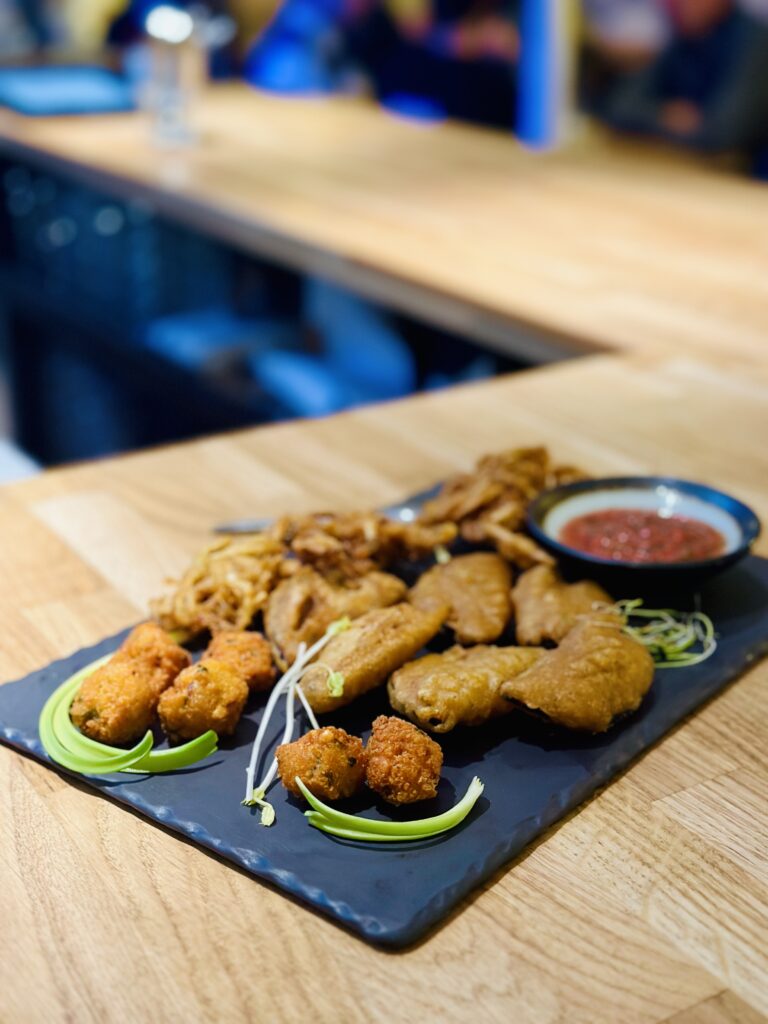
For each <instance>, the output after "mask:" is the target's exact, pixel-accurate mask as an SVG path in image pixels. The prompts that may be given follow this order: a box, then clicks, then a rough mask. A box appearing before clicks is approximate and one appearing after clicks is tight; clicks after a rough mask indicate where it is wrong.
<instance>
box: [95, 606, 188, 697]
mask: <svg viewBox="0 0 768 1024" xmlns="http://www.w3.org/2000/svg"><path fill="white" fill-rule="evenodd" d="M114 659H115V660H120V661H123V660H126V661H130V662H132V663H133V665H134V667H135V669H136V671H137V672H139V673H140V674H141V675H146V676H147V678H148V679H149V681H150V682H151V683H152V686H153V689H154V690H155V692H156V694H157V696H158V697H159V696H160V694H161V693H162V692H163V690H165V689H166V688H167V687H169V686H170V685H171V683H172V682H173V680H174V679H175V678H176V676H177V675H178V674H179V672H181V670H182V669H184V668H186V667H187V665H189V664H190V662H191V661H192V659H191V658H190V656H189V653H188V652H187V651H185V650H184V648H183V647H179V645H178V644H177V643H175V642H174V641H173V640H172V639H171V637H170V636H168V634H167V633H166V632H165V630H164V629H161V628H160V626H158V625H157V623H155V622H142V624H141V625H140V626H136V628H135V629H132V630H131V632H130V633H129V634H128V636H127V637H126V638H125V640H123V642H122V644H121V645H120V648H119V650H118V651H117V652H116V653H115V655H114Z"/></svg>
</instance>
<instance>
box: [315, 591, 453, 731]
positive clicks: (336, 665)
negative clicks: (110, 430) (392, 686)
mask: <svg viewBox="0 0 768 1024" xmlns="http://www.w3.org/2000/svg"><path fill="white" fill-rule="evenodd" d="M447 613H448V609H447V608H446V607H441V608H437V609H433V610H430V611H422V610H421V609H420V608H414V606H413V605H411V604H395V605H392V606H391V607H390V608H377V609H374V610H373V611H370V612H366V614H365V615H361V616H360V618H359V619H355V620H354V622H353V623H352V625H351V626H350V627H349V629H347V630H345V631H344V632H343V633H339V635H338V636H335V637H334V638H333V639H332V640H331V641H330V642H329V643H328V645H327V647H325V649H324V650H323V651H321V653H320V657H319V661H320V664H317V665H310V667H309V669H308V671H307V673H306V675H305V676H303V678H302V680H301V686H302V689H303V690H304V692H305V694H306V696H307V700H308V701H309V703H310V704H311V705H312V708H313V709H314V710H315V711H317V712H318V713H323V712H326V711H335V710H336V709H337V708H341V707H344V705H345V704H349V703H350V702H351V701H353V700H354V699H355V698H356V697H359V696H361V695H362V694H363V693H367V692H368V690H373V689H374V688H375V687H376V686H380V685H381V684H382V683H383V682H385V681H386V679H387V677H388V676H389V675H391V673H392V672H394V671H395V669H397V668H400V666H401V665H404V664H405V662H406V661H409V660H410V659H411V658H412V657H413V656H414V654H416V653H417V652H418V651H420V650H421V648H422V647H423V646H424V644H426V643H427V642H428V641H430V640H431V639H432V637H433V636H434V635H435V634H436V633H437V632H438V630H439V629H440V627H441V626H442V624H443V622H444V621H445V617H446V615H447ZM329 671H331V672H339V673H341V675H342V676H343V677H344V689H343V692H342V693H341V695H340V696H338V697H334V696H333V695H332V694H331V693H330V691H329V689H328V672H329Z"/></svg>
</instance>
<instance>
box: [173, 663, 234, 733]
mask: <svg viewBox="0 0 768 1024" xmlns="http://www.w3.org/2000/svg"><path fill="white" fill-rule="evenodd" d="M247 700H248V684H247V683H246V682H245V680H244V679H241V677H240V676H239V675H238V674H237V672H236V671H235V670H234V669H233V668H231V666H229V665H226V664H225V663H224V662H222V661H217V660H215V659H214V658H206V659H205V660H204V661H198V662H197V664H196V665H190V666H189V668H185V669H184V671H183V672H180V673H179V675H178V676H177V677H176V682H175V683H174V684H173V686H171V687H170V688H169V689H167V690H166V691H165V692H164V693H163V695H162V696H161V697H160V701H159V703H158V706H157V710H158V713H159V715H160V724H161V725H162V727H163V731H164V732H165V733H166V735H167V736H168V738H169V739H170V740H171V742H172V743H178V742H180V741H181V740H193V739H195V738H196V737H197V736H202V734H203V733H204V732H207V731H208V729H213V731H214V732H215V733H217V734H218V735H219V736H230V735H231V734H232V733H233V732H234V731H235V728H236V726H237V723H238V722H239V721H240V716H241V715H242V713H243V708H244V707H245V702H246V701H247Z"/></svg>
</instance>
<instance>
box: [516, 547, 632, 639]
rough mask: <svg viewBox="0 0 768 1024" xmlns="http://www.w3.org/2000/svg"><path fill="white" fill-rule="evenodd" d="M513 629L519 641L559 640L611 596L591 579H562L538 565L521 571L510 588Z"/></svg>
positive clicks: (553, 570)
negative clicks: (513, 609)
mask: <svg viewBox="0 0 768 1024" xmlns="http://www.w3.org/2000/svg"><path fill="white" fill-rule="evenodd" d="M512 601H513V603H514V607H515V623H516V625H515V629H516V634H517V642H518V643H519V644H526V645H527V644H532V645H538V644H541V643H543V642H544V641H546V640H552V641H553V642H554V643H560V641H561V640H562V639H563V637H564V636H565V635H566V634H567V633H568V632H569V631H570V630H571V629H573V627H574V626H575V625H576V623H577V622H579V621H580V619H581V618H582V617H583V616H585V615H590V614H592V613H593V612H594V611H595V610H596V606H601V605H602V606H607V605H610V604H611V603H612V599H611V597H610V595H609V594H607V593H606V592H605V591H604V590H603V588H602V587H600V586H598V584H597V583H593V582H592V580H582V581H581V582H580V583H563V581H562V580H561V579H560V576H559V575H558V573H557V570H556V569H553V568H552V567H551V566H548V565H537V566H536V567H535V568H533V569H529V570H528V572H524V573H523V575H522V576H521V577H520V579H519V580H518V581H517V583H516V584H515V588H514V590H513V591H512Z"/></svg>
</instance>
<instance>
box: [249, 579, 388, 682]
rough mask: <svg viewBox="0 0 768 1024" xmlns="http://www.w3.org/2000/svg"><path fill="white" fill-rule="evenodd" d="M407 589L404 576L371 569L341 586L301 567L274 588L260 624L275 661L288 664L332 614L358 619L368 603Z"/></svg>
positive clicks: (382, 603) (384, 603)
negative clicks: (262, 626) (273, 651)
mask: <svg viewBox="0 0 768 1024" xmlns="http://www.w3.org/2000/svg"><path fill="white" fill-rule="evenodd" d="M405 590H406V587H405V584H404V583H403V581H402V580H400V579H398V578H397V576H391V575H389V573H384V572H369V573H367V574H366V575H365V576H361V577H359V579H356V580H351V581H350V582H349V583H348V584H347V585H345V586H339V585H336V584H333V583H330V582H329V581H328V580H326V579H324V577H322V576H321V575H320V573H319V572H315V570H314V569H310V568H309V567H305V568H303V569H300V570H299V572H297V573H296V574H295V575H294V576H291V577H290V578H289V579H286V580H283V582H282V583H280V585H279V586H278V587H277V589H276V590H274V591H273V592H272V595H271V597H270V599H269V604H268V605H267V609H266V611H265V613H264V628H265V630H266V633H267V636H268V637H269V639H270V640H271V641H272V644H273V645H274V648H275V651H276V654H277V657H278V660H279V662H280V663H281V665H283V666H287V665H290V664H292V662H293V661H294V660H295V658H296V652H297V650H298V647H299V644H300V643H302V642H304V643H305V644H306V645H307V646H308V647H309V646H311V645H312V644H313V643H314V642H315V641H316V640H319V639H320V637H321V636H322V635H323V633H325V631H326V629H327V628H328V627H329V626H330V624H331V623H332V622H335V621H336V619H340V618H342V617H343V616H344V615H347V616H349V618H350V619H356V618H358V617H359V616H360V615H363V614H365V612H368V611H370V610H371V609H372V608H386V607H388V606H389V605H392V604H396V603H397V602H398V601H402V599H403V597H404V596H405Z"/></svg>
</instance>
